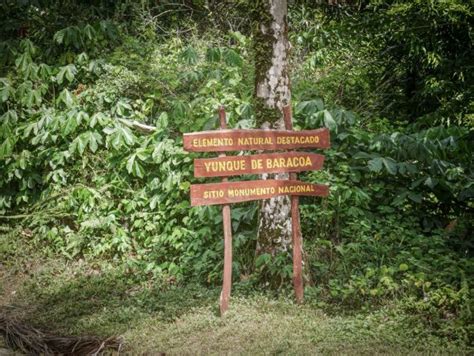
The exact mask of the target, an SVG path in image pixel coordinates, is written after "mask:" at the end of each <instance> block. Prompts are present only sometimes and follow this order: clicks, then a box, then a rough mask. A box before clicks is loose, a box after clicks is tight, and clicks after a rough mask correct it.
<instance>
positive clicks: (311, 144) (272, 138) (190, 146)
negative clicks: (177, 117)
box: [183, 128, 330, 152]
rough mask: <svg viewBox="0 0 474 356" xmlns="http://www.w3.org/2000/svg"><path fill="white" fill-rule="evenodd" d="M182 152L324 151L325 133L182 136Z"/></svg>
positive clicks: (229, 132) (227, 132) (240, 132)
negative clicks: (300, 149) (310, 149)
mask: <svg viewBox="0 0 474 356" xmlns="http://www.w3.org/2000/svg"><path fill="white" fill-rule="evenodd" d="M183 144H184V149H185V150H187V151H193V152H222V151H243V150H256V151H260V150H288V149H295V148H328V147H329V146H330V143H329V130H328V129H326V128H322V129H317V130H306V131H289V130H218V131H202V132H191V133H186V134H184V136H183Z"/></svg>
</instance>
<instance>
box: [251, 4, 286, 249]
mask: <svg viewBox="0 0 474 356" xmlns="http://www.w3.org/2000/svg"><path fill="white" fill-rule="evenodd" d="M254 6H255V8H254V10H255V12H254V20H255V23H254V31H253V37H254V42H253V44H254V55H255V92H254V107H255V117H256V124H257V126H258V127H261V128H265V129H284V127H285V125H284V121H283V111H282V109H283V107H285V106H286V105H288V104H289V103H290V97H291V91H290V79H289V74H288V50H289V47H290V45H289V42H288V22H287V11H288V7H287V0H257V1H256V3H255V5H254ZM262 178H263V179H268V178H273V177H270V175H264V176H263V177H262ZM275 179H288V175H287V174H277V175H276V176H275ZM290 211H291V206H290V199H289V198H288V197H287V196H282V197H276V198H272V199H268V200H264V201H262V203H261V207H260V213H259V225H258V237H257V254H262V253H270V254H271V255H275V253H277V252H279V251H286V250H287V249H288V247H289V246H290V243H291V219H290Z"/></svg>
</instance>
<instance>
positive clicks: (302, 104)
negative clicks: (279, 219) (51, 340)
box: [0, 0, 474, 354]
mask: <svg viewBox="0 0 474 356" xmlns="http://www.w3.org/2000/svg"><path fill="white" fill-rule="evenodd" d="M251 6H252V2H247V1H230V0H226V1H215V0H208V1H203V0H183V1H179V0H170V1H165V0H164V1H151V0H142V1H130V0H119V1H108V0H102V1H92V0H89V1H86V0H83V1H72V0H65V1H48V0H44V1H42V0H37V1H29V0H5V1H3V2H2V4H1V5H0V23H1V26H0V172H1V175H0V305H1V306H2V311H3V312H4V313H7V314H8V315H15V316H16V317H17V318H20V319H21V320H22V321H24V322H26V323H29V324H31V325H34V326H36V327H39V328H43V329H47V330H52V331H54V332H56V333H60V334H64V335H83V334H93V335H101V336H108V335H123V337H124V340H125V347H126V348H127V349H128V350H129V351H131V352H136V353H140V352H152V353H153V352H156V351H162V352H167V353H168V352H170V353H193V354H194V353H257V354H261V353H271V354H277V353H296V354H299V353H303V354H304V353H314V352H319V353H323V354H336V353H337V354H340V353H347V354H354V353H358V354H364V353H365V354H374V353H388V354H399V353H404V354H406V353H425V352H429V353H453V354H468V353H472V352H473V343H472V342H473V341H472V340H473V331H474V326H473V312H474V309H473V308H474V305H473V302H472V290H473V283H474V280H473V275H474V274H473V273H474V262H473V259H472V256H473V240H472V231H473V221H474V219H473V216H474V214H473V212H474V210H473V207H474V205H473V195H474V180H473V173H474V171H473V168H474V167H473V160H472V157H473V148H474V147H473V146H474V133H473V124H474V116H473V105H474V101H473V88H474V86H473V84H474V81H473V64H474V61H473V58H474V53H473V42H472V41H473V6H472V3H471V2H469V1H462V0H429V1H425V0H393V1H389V0H358V1H304V0H294V1H290V2H289V4H288V6H289V10H288V21H289V37H290V42H291V44H292V48H291V52H290V56H291V73H290V76H291V83H292V107H293V113H294V126H295V129H297V130H300V129H314V128H319V127H328V128H329V129H330V130H331V144H332V147H331V148H330V149H329V150H326V151H324V154H325V156H326V161H325V167H324V169H323V170H322V171H317V172H308V173H305V174H303V175H301V179H302V180H304V181H308V182H314V183H316V182H317V183H326V184H329V185H330V187H331V188H330V196H329V197H328V198H325V199H322V198H302V199H301V206H300V209H301V223H302V230H303V241H304V260H305V264H304V278H305V304H304V305H303V306H297V305H295V304H294V302H293V295H292V284H291V274H292V264H291V251H287V252H283V253H279V254H277V255H275V256H272V255H269V254H261V255H258V256H257V255H256V254H255V247H256V228H257V223H256V219H257V204H256V203H245V204H237V205H233V206H232V226H233V234H234V241H233V243H234V246H233V248H234V264H233V278H234V281H233V291H232V300H231V308H230V311H229V313H228V315H226V317H225V318H222V319H221V318H220V317H219V315H218V297H219V292H220V284H221V276H222V269H223V238H222V216H221V210H220V208H219V207H215V206H209V207H191V206H190V203H189V187H190V184H191V183H199V182H203V180H199V179H195V178H193V158H195V157H197V155H194V154H190V153H187V152H185V151H184V150H183V148H182V133H184V132H192V131H201V130H209V129H216V128H217V127H218V120H217V108H218V107H219V105H221V104H222V105H225V107H226V111H227V113H228V117H229V127H231V128H253V127H255V116H254V111H253V105H252V96H253V90H254V77H253V70H254V63H253V47H252V38H251V33H252V31H251V29H252V26H254V25H255V24H254V23H253V22H252V20H251V18H250V17H249V16H248V14H249V11H250V7H251ZM136 122H139V123H143V124H147V125H150V126H155V127H156V130H155V131H154V132H153V133H146V132H143V131H141V130H139V129H137V126H136V125H135V124H134V123H136ZM200 156H201V157H202V155H200Z"/></svg>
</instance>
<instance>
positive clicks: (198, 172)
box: [194, 152, 324, 177]
mask: <svg viewBox="0 0 474 356" xmlns="http://www.w3.org/2000/svg"><path fill="white" fill-rule="evenodd" d="M323 162H324V156H323V155H320V154H317V153H306V152H282V153H267V154H261V155H250V156H227V157H218V158H202V159H195V160H194V176H195V177H228V176H235V175H240V174H262V173H280V172H303V171H316V170H319V169H321V168H322V166H323Z"/></svg>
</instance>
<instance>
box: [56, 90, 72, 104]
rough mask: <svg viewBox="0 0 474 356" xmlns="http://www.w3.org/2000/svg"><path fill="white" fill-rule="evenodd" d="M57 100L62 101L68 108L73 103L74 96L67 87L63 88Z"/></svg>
mask: <svg viewBox="0 0 474 356" xmlns="http://www.w3.org/2000/svg"><path fill="white" fill-rule="evenodd" d="M58 100H59V101H62V102H63V103H64V104H66V106H67V107H68V108H71V107H72V106H73V105H74V103H75V98H74V96H73V95H72V94H71V92H70V91H69V90H67V89H64V90H63V91H62V92H61V93H60V94H59V97H58Z"/></svg>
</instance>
